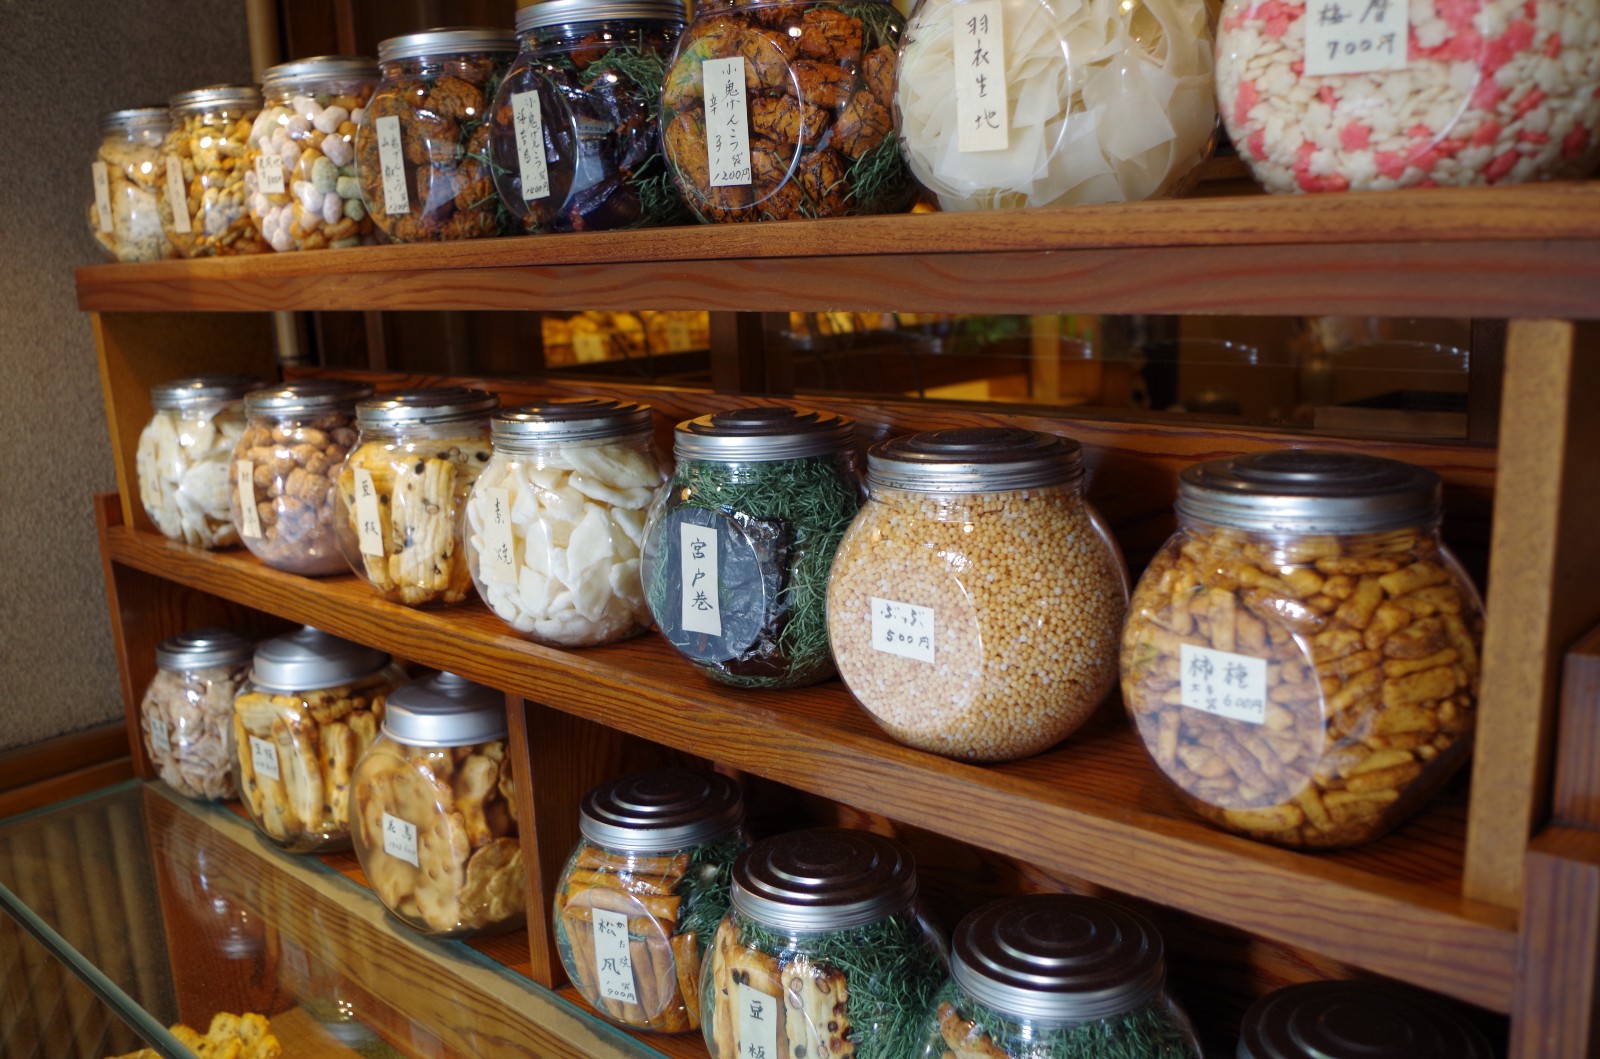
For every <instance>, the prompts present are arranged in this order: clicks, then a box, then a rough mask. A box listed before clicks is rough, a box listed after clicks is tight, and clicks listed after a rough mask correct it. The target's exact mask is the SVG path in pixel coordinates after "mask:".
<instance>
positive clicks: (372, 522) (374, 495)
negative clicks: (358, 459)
mask: <svg viewBox="0 0 1600 1059" xmlns="http://www.w3.org/2000/svg"><path fill="white" fill-rule="evenodd" d="M355 486H356V540H357V542H358V543H359V544H360V546H361V554H362V555H374V556H382V555H383V514H382V512H381V511H380V510H379V507H378V487H377V486H376V485H375V484H373V481H372V472H371V471H369V470H367V469H365V468H363V467H357V468H356V469H355Z"/></svg>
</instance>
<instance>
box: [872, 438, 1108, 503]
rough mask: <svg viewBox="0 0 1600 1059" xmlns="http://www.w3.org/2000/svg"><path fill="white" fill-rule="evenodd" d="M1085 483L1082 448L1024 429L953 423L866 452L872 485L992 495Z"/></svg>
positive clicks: (1072, 442) (894, 439) (888, 441)
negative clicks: (953, 424)
mask: <svg viewBox="0 0 1600 1059" xmlns="http://www.w3.org/2000/svg"><path fill="white" fill-rule="evenodd" d="M1082 481H1083V446H1082V445H1080V444H1079V443H1078V442H1076V441H1074V440H1073V439H1071V438H1067V437H1062V436H1061V435H1058V434H1047V433H1044V432H1043V431H1037V430H1025V429H1023V428H1020V427H951V428H948V429H945V430H928V431H923V432H922V433H920V434H909V435H906V436H904V437H899V438H890V439H889V440H887V441H880V442H878V443H877V444H876V445H874V446H872V447H871V448H870V449H868V450H867V486H868V488H869V489H901V490H905V491H907V492H932V493H988V492H1000V491H1008V490H1013V489H1033V488H1041V487H1044V486H1052V485H1078V484H1079V483H1081V482H1082Z"/></svg>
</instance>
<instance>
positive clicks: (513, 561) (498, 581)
mask: <svg viewBox="0 0 1600 1059" xmlns="http://www.w3.org/2000/svg"><path fill="white" fill-rule="evenodd" d="M483 514H484V518H483V550H482V552H481V553H480V555H481V558H482V563H483V575H484V577H483V579H484V580H485V581H487V582H489V583H490V584H492V585H514V584H516V583H517V551H516V544H515V542H514V541H513V540H512V537H511V494H510V493H509V492H508V491H507V490H505V489H499V488H487V489H484V490H483Z"/></svg>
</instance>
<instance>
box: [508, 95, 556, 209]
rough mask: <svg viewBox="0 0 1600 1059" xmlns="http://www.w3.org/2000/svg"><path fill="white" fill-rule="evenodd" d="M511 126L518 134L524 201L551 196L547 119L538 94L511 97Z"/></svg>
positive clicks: (519, 163) (519, 173)
mask: <svg viewBox="0 0 1600 1059" xmlns="http://www.w3.org/2000/svg"><path fill="white" fill-rule="evenodd" d="M511 123H512V124H513V125H514V126H515V127H516V130H517V170H518V175H519V176H520V177H521V178H522V197H523V198H525V199H542V198H546V197H548V196H549V194H550V168H549V166H548V165H546V163H545V158H544V115H543V113H542V112H541V111H540V108H539V93H537V92H516V93H514V94H513V95H512V96H511Z"/></svg>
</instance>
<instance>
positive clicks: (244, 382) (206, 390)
mask: <svg viewBox="0 0 1600 1059" xmlns="http://www.w3.org/2000/svg"><path fill="white" fill-rule="evenodd" d="M266 385H267V382H266V380H265V379H258V378H256V377H255V376H253V375H227V374H224V375H196V376H193V377H192V378H188V379H171V380H168V381H167V382H159V383H156V384H155V385H154V386H152V387H150V407H152V408H155V409H172V408H183V407H186V406H188V405H191V404H205V403H209V402H217V401H237V400H240V399H241V398H243V397H244V395H245V394H246V393H248V392H250V391H251V390H254V389H257V388H259V387H263V386H266Z"/></svg>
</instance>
